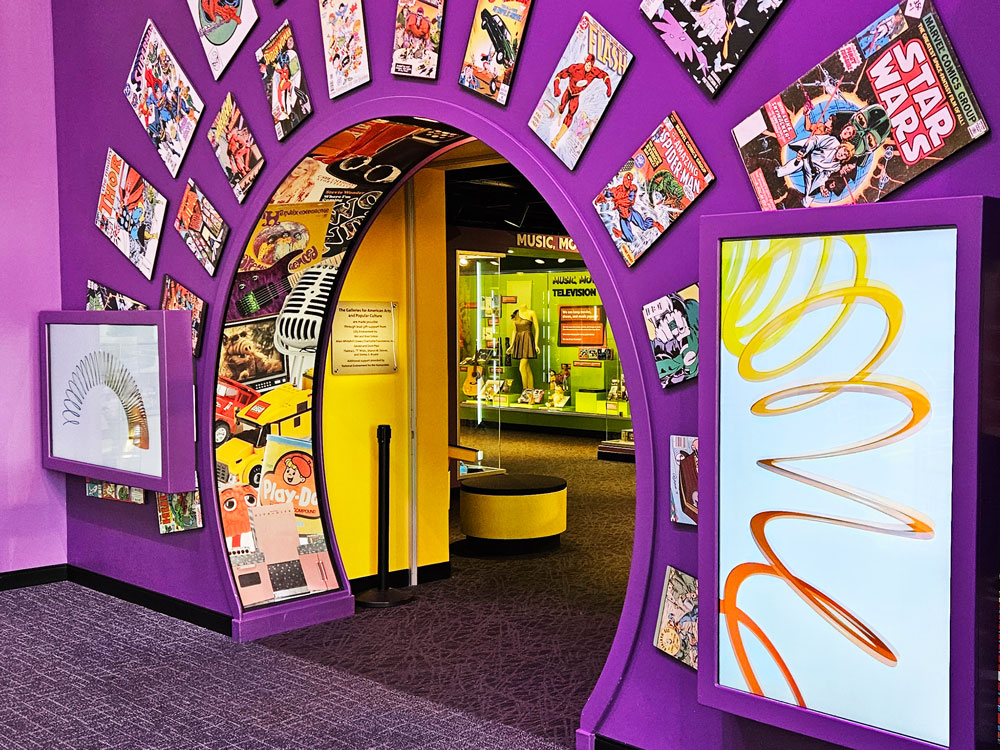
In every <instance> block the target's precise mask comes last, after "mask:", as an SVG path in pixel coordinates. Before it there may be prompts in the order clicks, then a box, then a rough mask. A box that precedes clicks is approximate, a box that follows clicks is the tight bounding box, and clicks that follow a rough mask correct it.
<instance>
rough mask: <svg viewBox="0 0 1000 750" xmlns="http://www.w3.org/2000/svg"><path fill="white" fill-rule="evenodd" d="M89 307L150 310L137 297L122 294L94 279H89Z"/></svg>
mask: <svg viewBox="0 0 1000 750" xmlns="http://www.w3.org/2000/svg"><path fill="white" fill-rule="evenodd" d="M87 309H88V310H148V309H149V305H144V304H143V303H142V302H140V301H139V300H137V299H132V298H131V297H129V296H128V295H127V294H122V293H121V292H119V291H117V290H116V289H112V288H111V287H109V286H105V285H104V284H101V283H99V282H97V281H94V280H93V279H87Z"/></svg>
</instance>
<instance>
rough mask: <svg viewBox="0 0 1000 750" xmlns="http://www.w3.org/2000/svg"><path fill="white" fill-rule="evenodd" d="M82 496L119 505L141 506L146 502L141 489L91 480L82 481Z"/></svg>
mask: <svg viewBox="0 0 1000 750" xmlns="http://www.w3.org/2000/svg"><path fill="white" fill-rule="evenodd" d="M83 481H84V494H85V495H86V496H87V497H99V498H102V499H104V500H117V501H118V502H120V503H133V504H135V505H143V504H145V502H146V494H145V492H143V490H142V488H141V487H129V486H128V485H126V484H115V483H114V482H101V481H95V480H93V479H84V480H83Z"/></svg>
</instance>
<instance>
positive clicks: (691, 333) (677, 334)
mask: <svg viewBox="0 0 1000 750" xmlns="http://www.w3.org/2000/svg"><path fill="white" fill-rule="evenodd" d="M642 316H643V317H644V318H645V319H646V333H647V334H648V335H649V345H650V346H651V347H652V349H653V359H654V360H656V373H657V375H658V376H659V378H660V385H662V386H663V387H664V388H666V387H667V386H669V385H673V384H675V383H682V382H684V381H685V380H689V379H690V378H693V377H695V376H697V374H698V285H697V284H692V285H691V286H689V287H687V288H685V289H682V290H681V291H679V292H676V293H673V294H667V295H665V296H663V297H660V298H659V299H658V300H655V301H653V302H650V303H649V304H646V305H643V306H642Z"/></svg>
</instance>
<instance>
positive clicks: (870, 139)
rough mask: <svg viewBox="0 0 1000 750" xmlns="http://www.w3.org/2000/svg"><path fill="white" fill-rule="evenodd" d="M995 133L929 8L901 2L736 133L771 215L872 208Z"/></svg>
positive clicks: (917, 1)
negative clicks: (841, 207) (803, 210)
mask: <svg viewBox="0 0 1000 750" xmlns="http://www.w3.org/2000/svg"><path fill="white" fill-rule="evenodd" d="M987 130H988V126H987V125H986V120H985V119H983V113H982V110H981V109H980V107H979V103H978V102H977V101H976V97H975V95H974V94H973V92H972V89H971V88H970V86H969V82H968V80H967V79H966V77H965V73H964V72H963V70H962V67H961V65H960V64H959V61H958V58H957V57H956V55H955V50H954V49H953V48H952V46H951V42H950V41H949V40H948V36H947V35H946V34H945V31H944V27H943V26H942V25H941V19H940V17H939V16H938V14H937V11H936V10H935V9H934V6H933V4H932V3H931V2H930V0H902V1H901V2H899V3H898V4H896V5H894V6H893V7H892V8H890V9H889V10H888V11H887V12H886V13H884V14H883V15H882V16H880V17H879V18H877V19H876V20H875V21H873V22H872V23H871V24H870V25H869V26H867V27H865V28H864V29H862V30H861V32H860V33H859V34H858V35H857V36H856V37H854V38H853V39H850V40H848V41H847V42H846V43H845V44H844V45H843V46H842V47H840V49H838V50H837V51H836V52H834V53H833V54H832V55H830V56H829V57H828V58H826V59H825V60H824V61H823V62H821V63H820V64H819V65H817V66H816V67H814V68H813V69H812V70H810V71H809V72H807V73H806V74H805V75H804V76H802V77H801V78H799V79H798V80H797V81H795V82H794V83H793V84H792V85H791V86H789V87H788V88H786V89H785V90H784V91H782V92H781V93H780V94H778V95H777V96H775V97H774V98H773V99H771V100H770V101H768V102H766V103H765V104H764V106H763V107H761V108H760V109H759V110H758V111H756V112H754V113H753V114H752V115H750V116H749V117H748V118H747V119H745V120H744V121H743V122H741V123H740V124H739V125H737V126H736V127H735V128H734V129H733V136H734V137H735V139H736V145H737V146H738V147H739V150H740V156H741V157H742V159H743V164H744V166H745V167H746V170H747V174H748V175H749V176H750V183H751V185H752V186H753V190H754V193H755V194H756V195H757V200H758V201H759V202H760V205H761V208H763V209H764V210H765V211H773V210H776V209H782V208H800V207H806V208H808V207H812V206H833V205H841V204H847V203H874V202H875V201H878V200H881V199H882V198H884V197H885V196H887V195H889V193H891V192H892V191H894V190H896V189H897V188H899V187H900V186H902V185H904V184H906V183H907V182H909V181H910V180H912V179H914V178H915V177H916V176H917V175H919V174H921V173H922V172H924V171H925V170H927V169H929V168H930V167H932V166H934V165H935V164H937V163H938V162H940V161H941V160H942V159H945V158H947V157H948V156H950V155H951V154H953V153H955V151H957V150H958V149H960V148H962V146H964V145H966V144H967V143H969V142H971V141H973V140H975V139H976V138H979V137H981V136H983V135H985V134H986V132H987Z"/></svg>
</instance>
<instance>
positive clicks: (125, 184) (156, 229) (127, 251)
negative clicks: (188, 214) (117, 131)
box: [96, 148, 167, 279]
mask: <svg viewBox="0 0 1000 750" xmlns="http://www.w3.org/2000/svg"><path fill="white" fill-rule="evenodd" d="M166 212H167V199H166V198H164V197H163V196H162V195H161V194H160V193H159V191H157V190H156V188H154V187H153V186H152V185H150V184H149V182H147V181H146V179H145V178H144V177H143V176H142V175H140V174H139V173H138V172H136V171H135V169H134V168H132V167H131V166H129V164H128V162H126V161H125V160H124V159H123V158H122V157H121V156H119V155H118V154H116V153H115V152H114V151H113V150H112V149H110V148H109V149H108V156H107V159H106V160H105V162H104V179H103V181H102V183H101V195H100V198H99V200H98V202H97V219H96V223H97V228H98V229H100V230H101V231H102V232H104V234H105V236H106V237H107V238H108V239H109V240H111V241H112V242H113V243H114V245H115V247H117V248H118V249H119V250H120V251H121V253H122V254H123V255H124V256H125V257H126V258H128V259H129V261H131V263H132V265H134V266H135V267H136V268H138V269H139V270H140V271H141V272H142V275H143V276H145V277H146V278H147V279H152V278H153V266H154V265H155V264H156V253H157V251H158V250H159V245H160V239H159V238H160V232H161V230H162V227H163V218H164V215H165V214H166Z"/></svg>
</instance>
